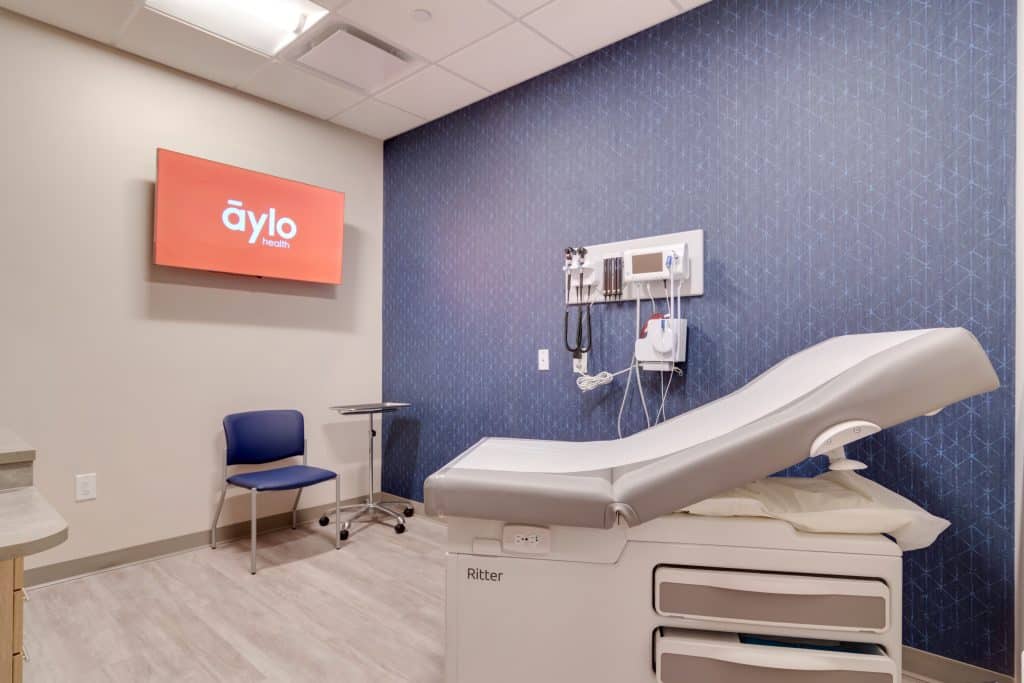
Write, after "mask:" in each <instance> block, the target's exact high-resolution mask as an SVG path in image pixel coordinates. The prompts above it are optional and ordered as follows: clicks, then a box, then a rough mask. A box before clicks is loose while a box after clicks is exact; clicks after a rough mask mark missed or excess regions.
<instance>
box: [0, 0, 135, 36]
mask: <svg viewBox="0 0 1024 683" xmlns="http://www.w3.org/2000/svg"><path fill="white" fill-rule="evenodd" d="M0 7H5V8H7V9H9V10H11V11H12V12H17V13H18V14H24V15H25V16H27V17H32V18H33V19H38V20H39V21H42V22H45V23H47V24H53V25H54V26H59V27H60V28H62V29H65V30H67V31H71V32H72V33H78V34H81V35H83V36H86V37H88V38H92V39H93V40H98V41H100V42H103V43H109V42H110V41H112V40H113V39H114V37H115V36H116V35H117V32H118V31H120V30H121V26H123V25H124V22H125V20H126V19H128V17H129V16H131V13H132V10H134V9H135V3H134V2H133V0H89V2H83V1H82V0H47V1H46V2H40V0H0Z"/></svg>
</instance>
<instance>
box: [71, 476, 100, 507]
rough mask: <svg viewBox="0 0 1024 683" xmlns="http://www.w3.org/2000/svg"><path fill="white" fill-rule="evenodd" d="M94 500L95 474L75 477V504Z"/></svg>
mask: <svg viewBox="0 0 1024 683" xmlns="http://www.w3.org/2000/svg"><path fill="white" fill-rule="evenodd" d="M83 500H96V473H95V472H90V473H89V474H76V475H75V502H78V503H80V502H82V501H83Z"/></svg>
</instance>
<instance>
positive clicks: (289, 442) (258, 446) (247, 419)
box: [224, 410, 306, 465]
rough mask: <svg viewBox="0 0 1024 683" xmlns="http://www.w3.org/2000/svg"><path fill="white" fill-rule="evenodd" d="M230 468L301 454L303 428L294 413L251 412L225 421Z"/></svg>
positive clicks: (296, 412) (233, 416) (274, 411)
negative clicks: (231, 466)
mask: <svg viewBox="0 0 1024 683" xmlns="http://www.w3.org/2000/svg"><path fill="white" fill-rule="evenodd" d="M224 437H225V439H227V445H228V447H227V458H228V464H229V465H260V464H263V463H267V462H273V461H274V460H280V459H282V458H290V457H292V456H294V455H302V452H303V451H304V450H305V447H306V444H305V441H306V427H305V423H304V420H303V419H302V413H300V412H299V411H297V410H254V411H252V412H248V413H234V414H233V415H228V416H227V417H225V418H224Z"/></svg>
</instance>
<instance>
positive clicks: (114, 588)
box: [25, 517, 919, 683]
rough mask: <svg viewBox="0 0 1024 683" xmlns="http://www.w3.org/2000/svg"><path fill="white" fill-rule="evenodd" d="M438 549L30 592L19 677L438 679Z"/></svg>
mask: <svg viewBox="0 0 1024 683" xmlns="http://www.w3.org/2000/svg"><path fill="white" fill-rule="evenodd" d="M330 528H331V529H333V526H332V527H330ZM444 540H445V528H444V526H443V525H442V524H440V523H438V522H436V521H433V520H429V519H423V518H420V517H416V518H414V519H412V520H410V524H409V531H408V532H406V533H405V534H404V535H401V536H399V535H397V534H395V533H394V531H392V530H391V528H390V527H385V526H383V525H373V526H369V527H357V528H355V529H354V530H353V534H352V537H351V539H350V540H349V541H348V542H347V543H345V544H343V546H342V549H341V550H334V548H333V546H332V545H331V537H330V534H329V533H328V532H327V530H325V529H321V528H320V527H317V526H307V527H300V528H299V529H298V530H295V531H292V530H286V531H280V532H274V533H271V534H267V535H265V536H261V537H260V542H259V567H260V569H259V573H258V574H257V575H256V576H251V575H250V574H249V572H248V567H249V563H248V550H249V544H248V542H234V543H229V544H226V545H222V546H220V547H218V549H217V550H210V549H209V548H201V549H198V550H194V551H189V552H186V553H182V554H179V555H174V556H170V557H164V558H160V559H157V560H153V561H150V562H144V563H140V564H136V565H130V566H126V567H122V568H119V569H115V570H111V571H107V572H103V573H99V574H93V575H90V576H85V577H82V578H79V579H74V580H70V581H65V582H62V583H57V584H53V585H49V586H43V587H40V588H37V589H33V590H30V600H29V602H28V603H27V604H26V606H25V629H26V631H25V644H26V647H27V649H28V652H29V655H30V656H31V661H30V662H29V663H28V664H26V665H25V680H26V681H27V683H44V682H47V683H48V682H50V681H59V682H60V683H66V682H69V681H74V682H75V683H92V682H94V681H97V682H98V681H103V682H110V681H125V682H126V683H139V682H141V681H161V682H164V681H166V682H175V683H186V682H187V683H192V682H199V681H247V682H248V681H289V682H296V683H300V682H305V681H310V682H327V681H341V682H343V683H361V682H363V681H367V682H370V681H372V682H373V683H388V682H400V681H412V682H415V683H440V681H441V680H442V670H443V655H444ZM904 681H905V683H919V681H918V679H914V678H910V677H905V678H904ZM481 683H484V682H481Z"/></svg>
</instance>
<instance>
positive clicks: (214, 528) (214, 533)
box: [210, 482, 228, 550]
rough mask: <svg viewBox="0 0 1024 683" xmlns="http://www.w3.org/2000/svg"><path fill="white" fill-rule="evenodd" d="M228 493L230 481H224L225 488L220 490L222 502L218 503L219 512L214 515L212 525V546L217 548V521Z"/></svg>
mask: <svg viewBox="0 0 1024 683" xmlns="http://www.w3.org/2000/svg"><path fill="white" fill-rule="evenodd" d="M227 493H228V483H227V482H224V488H223V489H221V492H220V502H219V503H217V514H216V515H214V516H213V525H212V526H211V527H210V547H211V548H213V549H214V550H216V549H217V522H219V521H220V512H221V510H223V509H224V496H226V495H227Z"/></svg>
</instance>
